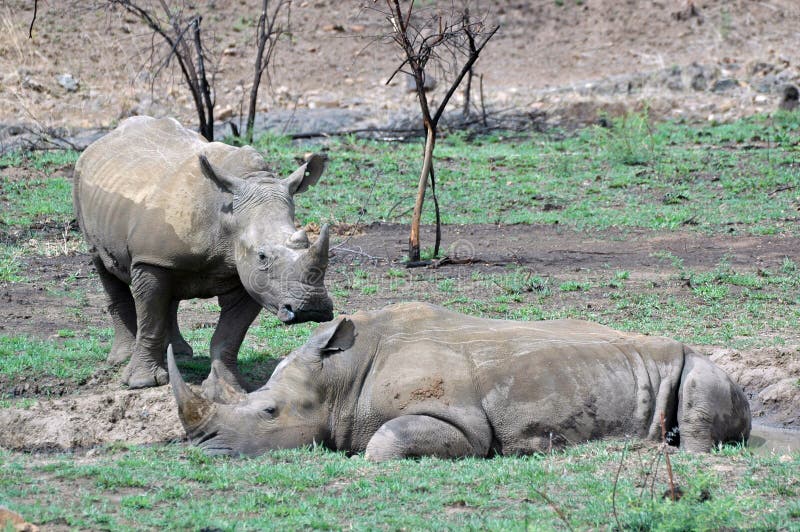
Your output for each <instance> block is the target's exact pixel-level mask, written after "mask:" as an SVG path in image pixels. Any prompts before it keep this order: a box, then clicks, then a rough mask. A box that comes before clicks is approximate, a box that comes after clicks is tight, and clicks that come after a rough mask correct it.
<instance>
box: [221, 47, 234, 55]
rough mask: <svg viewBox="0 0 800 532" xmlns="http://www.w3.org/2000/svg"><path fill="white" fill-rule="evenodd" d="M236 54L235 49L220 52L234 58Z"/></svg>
mask: <svg viewBox="0 0 800 532" xmlns="http://www.w3.org/2000/svg"><path fill="white" fill-rule="evenodd" d="M237 53H238V51H237V50H236V48H225V49H224V50H222V55H230V56H234V55H236V54H237Z"/></svg>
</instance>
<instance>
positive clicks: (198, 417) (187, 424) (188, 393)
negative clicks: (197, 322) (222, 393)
mask: <svg viewBox="0 0 800 532" xmlns="http://www.w3.org/2000/svg"><path fill="white" fill-rule="evenodd" d="M167 367H168V368H169V382H170V384H172V393H173V395H175V402H176V403H178V417H180V418H181V423H182V424H183V428H184V429H185V430H186V434H187V435H188V436H189V437H190V438H193V437H194V436H195V435H196V434H197V433H198V432H200V431H201V430H202V428H203V427H204V426H205V425H206V424H208V421H209V420H211V418H212V417H214V413H215V412H216V408H217V406H216V404H214V403H213V402H211V401H209V400H208V399H206V398H204V397H201V396H200V395H197V394H196V393H194V392H193V391H192V390H191V388H189V386H188V385H187V384H186V383H185V382H184V381H183V377H182V376H181V372H180V371H179V370H178V365H177V364H176V363H175V354H174V353H173V352H172V344H170V345H169V347H167Z"/></svg>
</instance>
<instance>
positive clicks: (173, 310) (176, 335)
mask: <svg viewBox="0 0 800 532" xmlns="http://www.w3.org/2000/svg"><path fill="white" fill-rule="evenodd" d="M178 305H180V300H178V299H176V300H174V301H173V302H172V304H171V305H170V307H169V334H168V335H167V336H168V338H167V345H169V344H172V352H173V353H174V354H175V358H178V359H181V358H184V359H187V358H192V356H194V350H193V349H192V346H190V345H189V342H187V341H186V339H185V338H184V337H183V335H182V334H181V330H180V328H179V327H178ZM166 349H167V346H166V345H165V346H164V351H165V352H166Z"/></svg>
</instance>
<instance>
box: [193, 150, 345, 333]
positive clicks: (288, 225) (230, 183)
mask: <svg viewBox="0 0 800 532" xmlns="http://www.w3.org/2000/svg"><path fill="white" fill-rule="evenodd" d="M200 168H201V170H202V172H203V174H204V175H205V176H206V177H207V178H208V179H210V180H211V181H213V182H214V183H216V185H217V186H218V187H219V188H220V189H221V190H222V191H223V192H227V193H230V194H232V195H233V201H232V202H231V204H230V206H229V207H227V210H228V211H229V212H228V214H227V216H228V217H227V223H226V225H227V232H228V233H229V235H230V240H231V242H230V247H231V249H230V251H231V252H232V256H233V258H234V261H235V263H236V269H237V271H238V273H239V278H240V279H241V281H242V284H243V285H244V287H245V289H246V290H247V292H248V293H249V294H250V296H251V297H252V298H253V299H255V300H256V301H257V302H258V303H260V304H261V306H262V307H264V308H266V309H268V310H270V311H272V312H274V313H276V314H277V315H278V318H279V319H280V320H281V321H282V322H284V323H287V324H288V323H302V322H304V321H329V320H331V319H333V303H332V301H331V299H330V298H329V297H328V293H327V291H326V290H325V285H324V280H325V270H326V268H327V267H328V243H329V239H328V226H327V225H326V226H324V227H323V228H322V230H321V231H320V235H319V238H318V239H317V241H316V242H315V243H314V244H313V245H310V244H309V240H308V235H307V234H306V232H305V231H303V230H302V229H301V230H296V229H295V226H294V199H293V197H294V195H295V194H299V193H301V192H304V191H305V190H307V189H308V188H309V187H310V186H312V185H314V184H315V183H316V182H317V181H318V180H319V177H320V175H321V174H322V171H323V169H324V168H325V158H324V157H323V156H320V155H313V156H312V157H311V158H310V159H309V161H308V162H307V163H305V164H304V165H303V166H301V167H300V168H298V169H297V170H295V171H294V172H293V173H292V174H291V175H290V176H289V177H287V178H285V179H277V178H275V177H273V176H272V175H270V174H268V173H267V172H258V173H255V174H252V175H249V176H248V178H247V179H243V178H241V177H237V176H234V175H231V174H229V173H226V172H224V171H223V170H221V169H220V168H216V167H214V166H213V165H212V164H211V163H210V162H209V160H208V159H207V158H206V157H205V156H204V155H201V156H200Z"/></svg>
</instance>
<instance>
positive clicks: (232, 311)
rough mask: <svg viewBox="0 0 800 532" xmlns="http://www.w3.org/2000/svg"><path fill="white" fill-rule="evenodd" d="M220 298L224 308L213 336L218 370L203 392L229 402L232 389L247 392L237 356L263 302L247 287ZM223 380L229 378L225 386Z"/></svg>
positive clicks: (213, 355) (213, 373)
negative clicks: (248, 291)
mask: <svg viewBox="0 0 800 532" xmlns="http://www.w3.org/2000/svg"><path fill="white" fill-rule="evenodd" d="M217 300H218V301H219V306H220V308H221V309H222V310H221V311H220V315H219V323H217V328H216V329H215V330H214V335H213V336H212V337H211V365H212V367H213V368H214V371H212V372H211V374H210V375H209V376H208V378H207V379H206V380H205V381H204V382H203V394H204V395H205V396H206V397H208V398H211V399H213V400H218V401H220V402H229V401H228V399H227V397H228V396H229V395H230V393H229V392H230V391H232V390H233V391H236V392H244V391H245V389H246V388H247V383H246V382H245V380H244V378H243V377H242V375H241V374H240V373H239V369H238V367H237V363H236V359H237V357H238V355H239V347H241V345H242V342H243V341H244V337H245V334H247V329H249V328H250V324H251V323H253V320H255V319H256V316H258V313H259V312H261V305H259V304H258V302H256V301H255V300H254V299H253V298H252V297H250V295H249V294H248V293H247V291H246V290H245V289H244V288H240V289H238V290H235V291H233V292H230V293H227V294H223V295H220V296H218V297H217ZM220 379H222V380H224V381H225V384H224V385H223V384H221V383H219V382H218V381H219V380H220ZM221 390H224V393H222V392H221Z"/></svg>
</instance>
